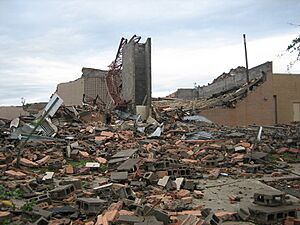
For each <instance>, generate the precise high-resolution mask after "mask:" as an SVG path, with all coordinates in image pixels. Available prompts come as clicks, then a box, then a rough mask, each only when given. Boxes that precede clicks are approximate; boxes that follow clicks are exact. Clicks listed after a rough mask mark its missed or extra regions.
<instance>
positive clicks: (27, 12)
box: [0, 0, 300, 105]
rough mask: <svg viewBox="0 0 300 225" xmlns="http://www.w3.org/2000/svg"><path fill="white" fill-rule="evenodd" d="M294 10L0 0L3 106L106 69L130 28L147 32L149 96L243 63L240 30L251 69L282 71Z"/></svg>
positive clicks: (256, 0) (294, 6) (287, 6)
mask: <svg viewBox="0 0 300 225" xmlns="http://www.w3.org/2000/svg"><path fill="white" fill-rule="evenodd" d="M299 11H300V1H299V0H243V1H241V0H226V1H225V0H151V1H150V0H148V1H146V0H145V1H141V0H106V1H105V0H97V1H96V0H94V1H93V0H64V1H61V0H48V1H47V0H44V1H39V0H26V1H24V0H0V105H13V104H16V105H20V104H21V98H22V97H23V98H25V99H26V102H27V103H28V102H37V101H48V99H49V96H50V95H51V94H52V93H53V92H54V91H55V89H56V85H57V84H58V83H60V82H66V81H70V80H74V79H76V78H78V77H80V76H81V68H82V67H93V68H99V69H107V65H109V63H110V62H111V61H112V60H113V58H114V56H115V54H116V50H117V47H118V44H119V40H120V38H121V37H126V38H130V37H131V36H132V35H133V34H137V35H139V36H142V42H144V41H145V39H146V38H147V37H151V38H152V82H153V95H154V96H165V95H166V94H169V93H171V92H173V91H175V90H176V89H177V88H180V87H181V88H182V87H193V85H194V83H197V84H198V85H203V84H207V83H209V82H211V81H212V80H213V78H215V77H217V76H218V75H220V74H221V73H223V72H228V71H229V70H230V69H231V68H235V67H237V66H239V65H245V60H244V48H243V39H242V35H243V33H245V34H246V35H247V47H248V58H249V67H253V66H256V65H258V64H261V63H264V62H266V61H273V63H274V64H273V70H274V71H275V72H286V66H287V64H288V62H289V61H291V60H293V56H292V55H286V54H284V55H283V56H282V54H283V53H284V52H285V51H284V50H285V49H286V47H287V45H288V44H289V43H290V42H291V40H292V39H293V38H294V37H296V36H298V35H299V34H300V27H299V26H294V25H291V24H290V23H293V24H300V14H299ZM291 72H293V73H300V62H299V63H298V64H296V65H295V66H294V67H293V69H292V70H291Z"/></svg>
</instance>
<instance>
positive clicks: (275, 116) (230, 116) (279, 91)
mask: <svg viewBox="0 0 300 225" xmlns="http://www.w3.org/2000/svg"><path fill="white" fill-rule="evenodd" d="M250 74H252V76H251V79H253V78H258V77H259V76H263V77H264V82H263V83H262V84H261V85H259V86H257V87H255V89H253V90H249V91H248V93H247V95H246V96H245V97H244V98H243V99H241V100H239V101H237V102H236V104H235V106H234V107H226V106H218V107H213V108H209V109H204V110H201V112H200V113H201V115H203V116H206V117H207V118H208V119H210V120H212V121H213V122H215V123H218V124H223V125H230V126H240V125H250V124H257V125H273V124H283V123H292V122H298V121H300V75H297V74H276V73H275V74H274V73H273V71H272V62H267V63H264V64H262V65H259V66H257V67H255V68H253V69H251V70H250ZM244 77H245V78H244V79H245V80H246V75H245V74H244ZM230 79H231V81H232V80H233V78H231V77H230ZM232 83H233V82H230V81H228V80H226V78H225V79H224V80H222V84H223V86H222V85H220V84H215V85H214V87H212V89H215V90H216V91H215V92H213V91H211V89H209V86H208V87H206V88H207V90H208V91H209V93H208V94H206V93H203V92H202V95H207V96H213V94H216V93H220V90H222V91H226V90H229V88H227V87H228V86H230V88H232V87H233V85H232ZM243 83H246V82H245V81H243V82H241V83H239V84H238V85H236V86H237V87H239V86H242V84H243ZM228 84H229V85H228ZM226 85H227V86H226Z"/></svg>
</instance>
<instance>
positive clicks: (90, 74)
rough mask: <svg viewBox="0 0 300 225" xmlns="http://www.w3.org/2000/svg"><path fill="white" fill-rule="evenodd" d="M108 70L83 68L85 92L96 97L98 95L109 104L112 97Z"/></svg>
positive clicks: (91, 96)
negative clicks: (107, 80) (109, 89)
mask: <svg viewBox="0 0 300 225" xmlns="http://www.w3.org/2000/svg"><path fill="white" fill-rule="evenodd" d="M107 73H108V71H105V70H98V69H92V68H82V77H83V78H84V94H85V95H86V96H88V97H90V98H93V99H94V98H96V97H97V95H98V97H99V98H100V99H101V101H103V103H105V104H109V102H110V101H111V97H110V95H109V93H108V89H107V85H106V80H105V77H106V76H107Z"/></svg>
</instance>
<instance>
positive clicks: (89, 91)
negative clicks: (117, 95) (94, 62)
mask: <svg viewBox="0 0 300 225" xmlns="http://www.w3.org/2000/svg"><path fill="white" fill-rule="evenodd" d="M106 75H107V71H106V70H99V69H93V68H85V67H83V68H82V76H81V78H79V79H77V80H74V81H70V82H66V83H60V84H58V85H57V89H56V93H57V94H58V95H59V96H60V97H61V98H62V99H63V100H64V104H65V105H67V106H71V105H82V99H83V94H85V95H86V97H87V98H88V99H95V98H96V96H97V95H98V97H99V98H100V99H101V101H103V102H104V103H105V104H109V102H110V101H111V97H110V95H109V93H108V90H107V86H106V80H105V76H106Z"/></svg>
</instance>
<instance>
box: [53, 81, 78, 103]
mask: <svg viewBox="0 0 300 225" xmlns="http://www.w3.org/2000/svg"><path fill="white" fill-rule="evenodd" d="M56 93H57V94H58V95H59V96H60V97H61V98H62V99H63V100H64V104H65V105H67V106H70V105H81V104H82V96H83V93H84V78H79V79H77V80H74V81H70V82H66V83H60V84H58V85H57V89H56Z"/></svg>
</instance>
